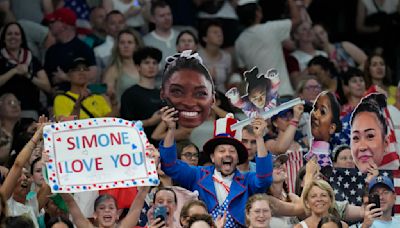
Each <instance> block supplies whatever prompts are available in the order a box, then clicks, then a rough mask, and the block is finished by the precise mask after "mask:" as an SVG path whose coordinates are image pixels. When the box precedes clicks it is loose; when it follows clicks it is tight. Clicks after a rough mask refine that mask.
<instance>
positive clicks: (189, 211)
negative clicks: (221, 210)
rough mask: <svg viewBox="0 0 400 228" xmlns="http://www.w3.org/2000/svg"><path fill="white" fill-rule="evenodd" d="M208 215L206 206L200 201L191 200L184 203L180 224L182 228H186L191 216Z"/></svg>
mask: <svg viewBox="0 0 400 228" xmlns="http://www.w3.org/2000/svg"><path fill="white" fill-rule="evenodd" d="M201 214H208V211H207V206H206V204H205V203H204V202H203V201H201V200H192V201H188V202H186V203H185V204H184V205H183V207H182V209H181V214H180V223H181V226H182V227H184V228H187V227H188V221H189V219H190V218H191V217H192V216H193V215H201Z"/></svg>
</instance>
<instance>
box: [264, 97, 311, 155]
mask: <svg viewBox="0 0 400 228" xmlns="http://www.w3.org/2000/svg"><path fill="white" fill-rule="evenodd" d="M303 111H304V106H303V105H302V104H298V105H296V106H294V107H293V118H292V119H291V120H290V124H289V126H288V127H287V128H286V130H285V132H283V133H282V134H281V135H279V136H278V138H277V139H276V140H268V141H267V142H266V146H267V148H268V150H269V151H270V152H271V153H273V154H276V155H277V154H284V153H286V151H287V150H288V149H289V147H290V145H291V144H292V142H293V140H294V136H295V134H296V130H297V126H298V124H299V121H300V119H301V115H302V114H303Z"/></svg>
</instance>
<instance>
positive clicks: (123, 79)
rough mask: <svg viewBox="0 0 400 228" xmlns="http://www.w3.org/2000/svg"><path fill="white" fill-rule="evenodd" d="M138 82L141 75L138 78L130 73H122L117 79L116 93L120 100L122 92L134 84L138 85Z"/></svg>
mask: <svg viewBox="0 0 400 228" xmlns="http://www.w3.org/2000/svg"><path fill="white" fill-rule="evenodd" d="M138 82H139V75H138V77H137V78H133V77H131V76H130V75H129V74H127V73H125V72H122V74H121V75H120V76H119V78H118V79H117V91H116V94H117V98H118V101H121V97H122V94H123V93H124V92H125V90H127V89H128V88H130V87H132V86H133V85H136V84H137V83H138Z"/></svg>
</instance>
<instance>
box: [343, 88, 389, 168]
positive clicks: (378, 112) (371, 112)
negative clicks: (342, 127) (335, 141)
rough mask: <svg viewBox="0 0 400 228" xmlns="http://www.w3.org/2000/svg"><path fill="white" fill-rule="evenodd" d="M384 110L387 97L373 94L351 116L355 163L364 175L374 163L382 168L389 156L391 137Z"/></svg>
mask: <svg viewBox="0 0 400 228" xmlns="http://www.w3.org/2000/svg"><path fill="white" fill-rule="evenodd" d="M384 108H386V96H385V95H383V94H378V93H373V94H370V95H369V96H367V97H364V98H363V99H362V100H361V102H360V103H359V104H358V105H357V107H356V108H355V109H354V111H353V113H352V115H351V119H350V125H351V131H350V146H351V152H352V155H353V159H354V163H355V164H356V166H357V168H358V169H359V170H360V171H361V172H363V173H364V172H367V171H368V168H369V167H370V166H371V164H372V163H375V164H376V165H377V166H380V165H381V164H382V161H383V159H384V157H385V155H386V154H387V149H388V145H389V137H388V123H387V121H386V118H385V115H384Z"/></svg>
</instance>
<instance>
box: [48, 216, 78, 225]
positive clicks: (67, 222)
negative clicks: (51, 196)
mask: <svg viewBox="0 0 400 228" xmlns="http://www.w3.org/2000/svg"><path fill="white" fill-rule="evenodd" d="M46 227H48V228H57V227H63V228H74V224H72V222H71V221H70V220H69V219H67V218H64V217H53V218H51V219H50V221H49V222H48V223H47V224H46Z"/></svg>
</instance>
